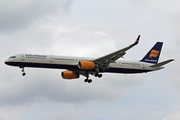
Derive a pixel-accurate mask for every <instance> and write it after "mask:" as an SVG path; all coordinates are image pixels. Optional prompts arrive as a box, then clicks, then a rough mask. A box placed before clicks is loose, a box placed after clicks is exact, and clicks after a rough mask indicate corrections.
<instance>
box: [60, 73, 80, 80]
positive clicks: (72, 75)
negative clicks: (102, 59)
mask: <svg viewBox="0 0 180 120" xmlns="http://www.w3.org/2000/svg"><path fill="white" fill-rule="evenodd" d="M61 76H62V78H64V79H75V78H79V74H78V73H75V72H73V71H64V72H62V73H61Z"/></svg>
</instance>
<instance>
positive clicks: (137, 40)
mask: <svg viewBox="0 0 180 120" xmlns="http://www.w3.org/2000/svg"><path fill="white" fill-rule="evenodd" d="M140 36H141V35H139V36H138V38H137V39H136V41H135V43H133V44H132V45H137V44H138V43H139V39H140Z"/></svg>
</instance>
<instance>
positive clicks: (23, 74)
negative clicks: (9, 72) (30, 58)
mask: <svg viewBox="0 0 180 120" xmlns="http://www.w3.org/2000/svg"><path fill="white" fill-rule="evenodd" d="M20 68H21V69H22V70H21V72H22V76H25V75H26V73H25V71H24V67H20Z"/></svg>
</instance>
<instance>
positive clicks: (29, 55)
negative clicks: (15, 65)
mask: <svg viewBox="0 0 180 120" xmlns="http://www.w3.org/2000/svg"><path fill="white" fill-rule="evenodd" d="M46 57H47V56H46V55H32V54H26V58H36V59H46Z"/></svg>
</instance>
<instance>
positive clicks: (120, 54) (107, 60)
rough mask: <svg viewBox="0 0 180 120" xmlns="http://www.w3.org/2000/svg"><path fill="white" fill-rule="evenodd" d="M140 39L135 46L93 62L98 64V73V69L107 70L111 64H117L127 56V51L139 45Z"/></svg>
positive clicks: (132, 45)
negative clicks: (121, 58)
mask: <svg viewBox="0 0 180 120" xmlns="http://www.w3.org/2000/svg"><path fill="white" fill-rule="evenodd" d="M139 39H140V35H139V36H138V38H137V39H136V41H135V42H134V43H133V44H131V45H129V46H128V47H125V48H123V49H121V50H118V51H116V52H113V53H110V54H108V55H105V56H103V57H100V58H97V59H95V60H93V62H94V63H96V64H98V67H96V71H99V69H98V68H100V69H102V70H105V69H106V68H107V67H108V66H109V64H110V63H112V62H115V61H116V60H117V59H119V58H120V57H123V56H124V55H125V54H126V52H125V51H127V50H129V49H130V48H132V47H134V46H135V45H137V44H138V42H139Z"/></svg>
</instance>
